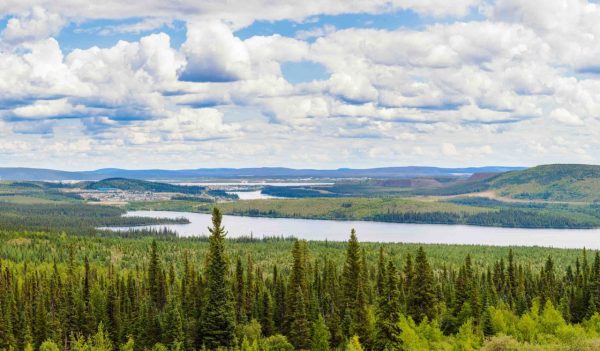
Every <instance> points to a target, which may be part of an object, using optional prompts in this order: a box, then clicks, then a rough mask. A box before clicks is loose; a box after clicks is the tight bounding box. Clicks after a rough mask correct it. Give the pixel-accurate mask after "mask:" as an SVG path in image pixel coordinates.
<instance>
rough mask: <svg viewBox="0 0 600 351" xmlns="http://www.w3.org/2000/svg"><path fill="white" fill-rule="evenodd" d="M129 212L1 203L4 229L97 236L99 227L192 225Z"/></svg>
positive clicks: (61, 204)
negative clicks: (132, 214) (126, 213)
mask: <svg viewBox="0 0 600 351" xmlns="http://www.w3.org/2000/svg"><path fill="white" fill-rule="evenodd" d="M125 212H126V211H125V210H124V209H122V208H119V207H113V206H101V205H88V204H83V203H65V202H50V203H12V202H3V201H0V229H4V230H46V231H64V232H67V233H72V234H79V235H96V234H98V230H97V229H96V228H97V227H108V226H117V227H119V226H122V227H127V226H140V225H152V224H174V223H178V224H181V223H189V220H187V219H186V218H176V219H169V218H149V217H134V216H131V217H129V216H123V214H125Z"/></svg>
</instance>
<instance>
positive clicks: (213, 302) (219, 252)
mask: <svg viewBox="0 0 600 351" xmlns="http://www.w3.org/2000/svg"><path fill="white" fill-rule="evenodd" d="M222 218H223V217H222V215H221V213H220V212H219V210H218V209H217V208H214V209H213V213H212V223H213V226H212V228H209V231H210V237H209V248H208V259H207V267H206V272H207V282H206V284H207V288H206V289H207V298H206V304H205V308H204V311H203V314H202V321H201V324H200V334H201V337H202V339H201V340H202V344H203V345H205V346H206V347H208V348H210V349H214V348H217V347H229V346H231V345H233V338H234V323H235V311H234V308H233V303H232V298H231V296H230V290H229V284H228V282H227V259H226V257H225V235H226V232H225V229H224V228H223V227H222V226H221V221H222Z"/></svg>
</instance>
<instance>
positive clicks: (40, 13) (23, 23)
mask: <svg viewBox="0 0 600 351" xmlns="http://www.w3.org/2000/svg"><path fill="white" fill-rule="evenodd" d="M64 24H65V20H64V19H63V18H62V17H61V16H60V15H59V14H56V13H50V12H47V11H46V10H45V9H44V8H43V7H40V6H35V7H33V8H32V9H30V10H29V11H26V12H25V13H22V14H20V15H19V16H17V17H13V18H10V19H9V20H8V22H7V23H6V28H5V29H4V30H3V31H2V33H1V34H0V36H1V38H2V41H3V42H5V43H9V44H13V45H15V44H19V43H23V42H28V41H35V40H40V39H46V38H48V37H49V36H51V35H56V34H58V32H59V31H60V29H61V28H62V27H63V25H64Z"/></svg>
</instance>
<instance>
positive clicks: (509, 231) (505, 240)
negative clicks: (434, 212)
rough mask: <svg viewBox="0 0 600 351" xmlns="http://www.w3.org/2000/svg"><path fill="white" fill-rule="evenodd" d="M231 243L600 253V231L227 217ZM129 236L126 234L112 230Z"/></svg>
mask: <svg viewBox="0 0 600 351" xmlns="http://www.w3.org/2000/svg"><path fill="white" fill-rule="evenodd" d="M126 216H145V217H163V218H165V217H166V218H178V217H185V218H187V219H189V220H190V222H191V223H189V224H173V225H156V226H147V227H145V228H164V227H167V228H169V229H171V230H173V231H176V232H177V233H178V234H179V235H180V236H197V235H207V234H208V230H207V227H208V226H209V225H210V224H211V221H210V215H209V214H202V213H190V212H170V211H131V212H128V213H127V214H126ZM223 225H224V226H225V229H226V230H227V231H228V232H229V234H228V236H229V237H239V236H247V235H250V234H252V235H253V236H254V237H255V238H260V237H262V236H295V237H297V238H302V239H307V240H325V239H327V240H331V241H344V240H347V239H348V237H349V235H350V229H351V228H354V229H356V232H357V235H358V239H359V240H360V241H370V242H406V243H430V244H477V245H496V246H546V247H560V248H583V247H586V248H589V249H600V230H597V229H522V228H494V227H476V226H466V225H441V224H404V223H381V222H367V221H332V220H312V219H290V218H260V217H241V216H223ZM113 229H115V230H124V229H127V228H113Z"/></svg>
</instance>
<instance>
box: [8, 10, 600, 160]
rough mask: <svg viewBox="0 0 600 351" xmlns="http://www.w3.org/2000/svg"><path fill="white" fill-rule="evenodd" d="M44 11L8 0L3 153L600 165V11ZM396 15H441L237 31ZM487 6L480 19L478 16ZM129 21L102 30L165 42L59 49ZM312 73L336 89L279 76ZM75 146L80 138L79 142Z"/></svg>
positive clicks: (120, 43) (163, 157)
mask: <svg viewBox="0 0 600 351" xmlns="http://www.w3.org/2000/svg"><path fill="white" fill-rule="evenodd" d="M67 3H69V5H70V6H69V7H66V6H65V4H67ZM36 4H37V5H39V6H40V7H38V8H33V9H32V8H30V6H31V4H30V3H28V2H26V1H25V2H23V1H13V0H7V1H3V2H1V3H0V11H3V12H2V13H9V14H12V15H13V17H11V18H9V19H8V22H7V27H6V28H5V29H4V30H3V31H2V34H1V36H2V42H3V44H4V45H3V46H2V47H0V77H1V78H2V79H0V134H2V138H3V140H10V141H11V144H10V145H12V146H11V147H10V148H9V147H6V148H5V151H6V152H11V151H10V150H14V151H15V152H23V150H25V149H27V148H29V149H30V150H32V153H33V152H34V151H37V152H40V153H41V154H44V153H45V154H46V155H50V156H51V155H55V154H56V155H58V154H59V153H60V152H65V153H71V154H72V155H74V157H77V155H78V154H79V155H81V156H80V157H81V159H82V160H83V159H85V157H91V156H90V155H93V156H94V157H102V156H104V157H105V158H103V160H105V161H103V162H107V163H110V157H109V156H107V155H111V154H112V153H114V152H116V150H127V151H128V152H127V154H128V155H132V156H131V158H132V159H133V158H139V159H143V158H144V157H143V156H144V150H147V149H148V148H152V149H153V150H160V154H159V155H156V159H157V161H156V162H171V161H173V162H178V163H177V164H180V165H181V166H184V167H185V166H186V165H187V162H191V161H194V162H208V161H210V160H211V158H210V155H215V154H219V155H220V156H222V159H223V160H224V161H223V162H233V163H236V162H237V163H236V164H237V165H240V163H239V162H242V161H240V158H239V157H238V155H243V159H244V161H243V162H249V163H251V162H259V163H261V164H263V162H266V163H270V164H273V165H275V164H281V163H282V162H283V163H285V164H287V165H290V166H291V165H298V166H304V164H303V162H309V163H310V162H312V163H311V165H315V166H319V165H324V164H326V165H328V166H331V165H333V164H335V165H339V166H344V165H352V164H354V165H357V164H358V165H360V166H368V165H367V164H366V163H369V162H372V164H371V165H380V164H382V163H385V164H398V163H403V164H408V163H420V164H422V163H423V162H424V161H423V160H427V161H428V162H429V160H431V163H435V164H443V165H454V164H455V163H456V162H468V163H470V164H483V163H488V162H491V160H490V158H491V157H493V158H494V159H493V161H494V163H496V164H503V163H504V164H513V165H514V164H523V163H530V164H531V163H542V162H556V161H564V160H571V161H576V160H587V161H589V160H590V157H592V158H593V157H594V156H590V155H595V154H597V150H598V149H599V148H600V143H597V142H595V140H600V121H599V120H598V119H597V118H598V116H600V95H598V94H597V92H598V91H599V90H600V74H598V73H599V72H600V69H599V68H598V67H600V66H599V65H598V64H597V57H600V51H599V50H600V49H598V48H600V26H599V25H598V23H597V18H598V16H599V15H600V12H599V6H598V5H597V4H595V3H591V2H586V1H580V0H549V1H548V2H545V3H544V4H541V3H536V2H531V1H529V2H526V1H517V0H496V1H477V0H473V1H471V0H459V1H455V2H448V1H439V0H419V1H413V0H394V1H387V0H386V1H379V0H375V1H346V2H323V1H313V0H308V3H306V2H305V3H303V6H297V5H296V4H294V3H289V2H281V3H277V4H272V3H271V2H269V11H265V10H264V8H265V6H266V5H265V4H266V3H265V2H264V1H263V0H251V1H250V2H248V1H245V2H241V1H239V2H238V1H233V2H228V3H227V4H224V3H222V2H213V1H203V2H197V1H193V2H191V1H190V2H187V0H183V1H180V2H178V3H177V4H171V5H169V6H166V7H165V6H164V3H163V2H158V1H148V2H144V3H142V2H139V1H129V2H126V3H122V2H120V1H119V2H116V1H114V0H107V1H105V2H103V3H102V4H101V5H98V4H96V3H93V4H92V3H90V4H87V6H81V5H80V4H79V3H71V2H70V1H68V0H56V1H52V2H50V1H47V2H46V1H42V2H40V1H36ZM117 9H118V10H119V11H117ZM399 9H409V10H411V11H413V12H415V13H417V14H419V16H430V17H432V18H429V19H428V20H427V21H424V22H423V23H422V24H421V25H419V26H417V27H410V26H408V27H399V28H397V29H373V28H346V29H339V28H338V27H336V26H335V23H333V22H332V23H327V21H328V19H326V18H325V17H323V18H321V17H319V18H318V21H319V24H318V25H315V27H314V28H310V26H305V27H304V28H307V27H308V28H309V29H308V30H303V31H296V32H295V33H281V34H274V35H254V36H251V37H248V38H244V39H242V38H239V37H237V36H236V34H235V33H236V30H238V29H240V28H242V27H244V26H248V25H250V24H251V23H254V22H255V21H259V20H262V21H265V22H262V23H261V25H268V21H277V20H281V19H288V20H291V21H305V20H306V18H308V17H309V16H320V15H326V14H329V15H335V14H342V13H346V14H347V13H369V14H378V13H386V12H388V13H389V12H394V11H397V10H399ZM479 10H480V11H481V12H480V13H479V16H483V17H484V18H483V19H481V18H480V17H478V16H472V17H471V16H469V15H470V14H473V13H474V12H475V11H479ZM131 14H135V17H136V22H134V23H131V22H130V21H125V22H123V23H121V24H119V23H118V20H117V21H115V22H116V24H115V25H111V26H110V28H108V27H107V28H103V29H104V30H109V31H111V32H110V34H111V35H118V34H119V33H121V32H126V33H146V32H150V33H154V34H150V35H145V36H140V35H138V36H136V38H139V39H135V40H129V41H119V42H117V43H115V44H114V45H106V46H104V47H96V46H92V47H89V48H79V49H77V48H76V49H73V50H72V51H63V49H61V44H64V43H59V42H58V41H57V40H56V39H53V38H51V36H53V35H56V33H58V31H59V30H60V28H62V27H63V26H64V25H65V24H66V23H67V22H68V21H72V20H76V21H78V22H80V23H81V22H85V21H86V20H88V19H90V18H99V17H101V18H108V19H119V18H123V17H131ZM466 16H468V17H466ZM438 17H443V20H437V18H438ZM315 18H316V17H315ZM421 18H423V17H421ZM137 19H139V21H137ZM173 20H183V21H185V23H186V26H187V33H186V37H185V39H184V42H183V44H182V45H181V46H180V47H178V46H177V44H176V43H178V42H180V41H175V40H173V42H175V44H174V43H173V42H172V38H171V37H170V36H169V35H168V34H165V33H156V32H157V31H158V30H157V28H162V27H163V25H168V24H169V23H171V22H172V21H173ZM276 27H277V26H274V28H276ZM340 27H341V26H340ZM292 32H293V30H292ZM285 35H289V36H285ZM303 61H310V62H315V63H317V64H319V65H322V66H323V67H325V68H326V71H327V72H328V73H330V76H329V77H328V78H325V79H320V80H317V81H310V82H306V83H300V84H290V83H289V82H288V81H287V80H286V77H285V76H284V73H283V72H282V69H281V65H282V64H284V63H286V62H303ZM565 126H568V128H565ZM566 129H568V130H569V131H572V132H573V134H569V135H565V130H566ZM40 134H41V135H43V138H39V136H40ZM559 137H562V139H557V138H559ZM36 138H37V139H36ZM39 139H42V141H39ZM76 140H84V141H85V142H83V143H80V144H76V145H77V146H74V147H72V148H69V147H67V146H68V144H69V143H75V141H76ZM523 140H526V142H524V141H523ZM556 140H561V142H560V143H559V142H556ZM584 140H585V141H586V143H585V146H581V145H583V141H584ZM390 144H393V145H390ZM267 145H268V146H267ZM19 150H20V151H19ZM44 150H46V151H44ZM146 153H147V151H146ZM178 153H188V154H194V155H197V156H194V157H195V158H194V159H193V160H191V159H190V158H186V157H182V156H181V155H178ZM84 154H85V155H84ZM317 154H318V155H319V156H318V157H316V156H314V155H317ZM86 155H87V156H86ZM464 155H466V156H468V157H467V159H466V160H464V159H463V160H461V159H460V158H459V157H458V156H464ZM50 156H49V157H48V160H56V159H58V157H59V156H56V158H52V157H50ZM32 157H34V156H32ZM32 159H33V160H35V159H36V158H35V157H34V158H32ZM165 160H166V161H165ZM365 160H366V161H365ZM523 160H524V161H523ZM134 161H135V162H138V161H139V160H133V161H132V162H134ZM139 162H141V161H139ZM329 162H334V163H333V164H329ZM598 162H600V159H598ZM106 166H111V164H106ZM113 166H114V165H113ZM188 166H189V165H188Z"/></svg>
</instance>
